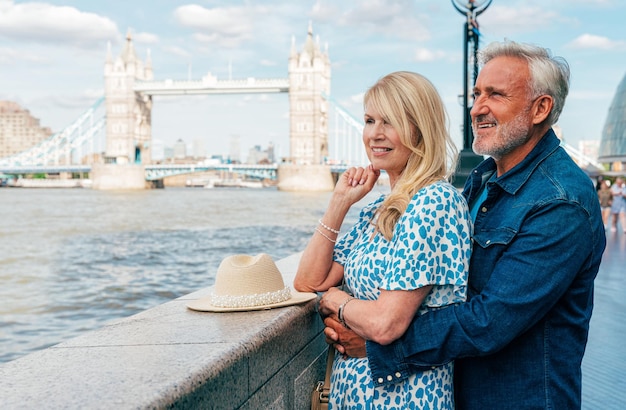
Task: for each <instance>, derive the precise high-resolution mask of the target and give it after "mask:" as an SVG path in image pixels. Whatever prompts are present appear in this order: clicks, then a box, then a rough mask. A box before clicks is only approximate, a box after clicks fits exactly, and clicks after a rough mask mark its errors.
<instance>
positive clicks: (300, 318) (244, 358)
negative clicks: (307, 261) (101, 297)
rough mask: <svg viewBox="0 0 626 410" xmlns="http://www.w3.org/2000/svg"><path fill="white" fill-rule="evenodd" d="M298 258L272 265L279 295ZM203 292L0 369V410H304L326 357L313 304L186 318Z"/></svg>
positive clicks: (205, 293) (176, 300) (9, 363)
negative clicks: (191, 303)
mask: <svg viewBox="0 0 626 410" xmlns="http://www.w3.org/2000/svg"><path fill="white" fill-rule="evenodd" d="M299 258H300V254H296V255H293V256H291V257H289V258H286V259H283V260H280V261H277V265H278V267H279V269H280V270H281V272H282V273H283V276H284V279H285V283H286V284H288V285H291V284H292V283H293V276H294V275H295V271H296V268H297V264H298V261H299ZM209 292H210V288H206V289H202V290H200V291H197V292H194V293H191V294H189V295H186V296H183V297H180V298H178V299H175V300H173V301H170V302H168V303H165V304H163V305H159V306H156V307H154V308H152V309H149V310H147V311H144V312H141V313H139V314H137V315H134V316H131V317H128V318H125V319H122V320H117V321H114V322H111V323H110V324H108V325H106V326H104V327H102V328H101V329H99V330H96V331H93V332H89V333H86V334H84V335H81V336H79V337H76V338H74V339H71V340H68V341H66V342H64V343H61V344H58V345H56V346H52V347H50V348H48V349H45V350H42V351H38V352H35V353H32V354H30V355H27V356H24V357H21V358H19V359H16V360H14V361H11V362H8V363H5V364H3V365H0V401H1V402H2V404H3V408H10V409H32V408H37V409H87V408H88V409H113V408H115V409H131V408H132V409H148V408H150V409H163V408H181V409H209V408H210V409H234V408H241V409H259V408H271V409H304V408H308V407H309V406H310V403H309V400H310V395H311V389H312V388H313V385H314V382H315V381H316V380H319V379H321V378H323V373H324V366H325V357H326V351H327V345H326V343H325V342H324V336H323V333H322V330H323V323H322V322H321V320H320V319H319V316H318V314H317V312H316V310H315V301H311V302H309V303H307V304H304V305H297V306H290V307H284V308H280V309H273V310H264V311H255V312H232V313H204V312H195V311H191V310H188V309H187V308H186V306H185V305H186V303H187V302H188V301H189V300H192V299H197V298H200V297H203V296H206V295H207V294H208V293H209ZM85 308H88V307H87V306H86V307H85Z"/></svg>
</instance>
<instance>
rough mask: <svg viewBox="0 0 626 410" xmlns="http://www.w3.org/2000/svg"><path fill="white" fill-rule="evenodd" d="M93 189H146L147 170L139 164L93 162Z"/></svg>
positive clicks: (147, 186)
mask: <svg viewBox="0 0 626 410" xmlns="http://www.w3.org/2000/svg"><path fill="white" fill-rule="evenodd" d="M91 180H92V185H91V187H92V188H93V189H99V190H118V189H119V190H135V189H146V188H149V185H148V184H147V182H146V170H145V168H144V166H143V165H137V164H93V165H92V167H91Z"/></svg>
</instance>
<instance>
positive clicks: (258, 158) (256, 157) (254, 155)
mask: <svg viewBox="0 0 626 410" xmlns="http://www.w3.org/2000/svg"><path fill="white" fill-rule="evenodd" d="M267 162H268V158H267V151H263V150H262V149H261V146H260V145H255V146H254V147H252V148H250V151H248V159H247V160H246V163H247V164H260V163H267Z"/></svg>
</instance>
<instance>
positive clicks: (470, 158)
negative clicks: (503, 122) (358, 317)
mask: <svg viewBox="0 0 626 410" xmlns="http://www.w3.org/2000/svg"><path fill="white" fill-rule="evenodd" d="M451 1H452V5H453V6H454V8H455V9H456V10H457V11H458V12H459V13H461V14H462V15H464V16H465V23H464V24H463V96H462V98H463V149H462V150H461V153H460V155H459V163H458V164H457V170H456V172H455V175H454V178H453V183H454V185H455V186H457V187H462V186H463V184H464V183H465V179H466V178H467V176H468V175H469V173H470V172H471V170H472V169H473V168H474V167H475V166H476V165H478V164H479V163H480V161H482V159H483V157H482V156H480V155H476V154H474V151H472V139H473V138H472V127H471V123H472V121H471V118H470V109H471V107H470V106H469V98H470V92H469V87H470V85H469V64H470V56H469V43H470V42H471V43H472V46H473V60H474V72H473V81H472V87H473V85H474V83H475V82H476V77H477V76H478V61H477V54H478V36H479V32H478V22H477V21H476V17H478V15H480V14H481V13H483V12H484V11H485V10H486V9H487V7H489V5H490V4H491V2H492V0H482V1H480V0H467V1H463V0H451Z"/></svg>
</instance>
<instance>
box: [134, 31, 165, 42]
mask: <svg viewBox="0 0 626 410" xmlns="http://www.w3.org/2000/svg"><path fill="white" fill-rule="evenodd" d="M133 41H136V42H137V43H140V44H156V43H158V42H159V36H157V35H156V34H152V33H136V34H133Z"/></svg>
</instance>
